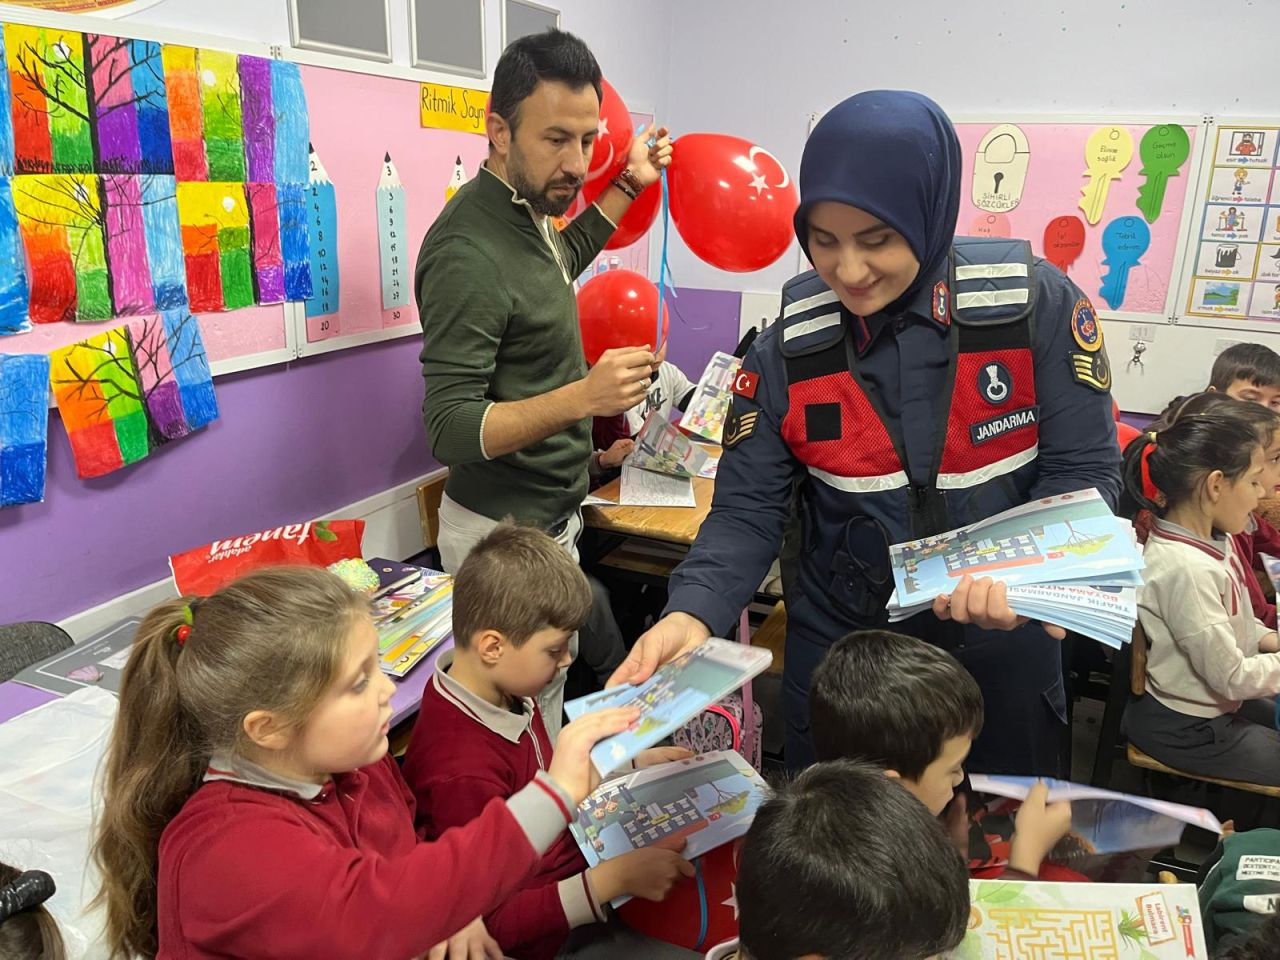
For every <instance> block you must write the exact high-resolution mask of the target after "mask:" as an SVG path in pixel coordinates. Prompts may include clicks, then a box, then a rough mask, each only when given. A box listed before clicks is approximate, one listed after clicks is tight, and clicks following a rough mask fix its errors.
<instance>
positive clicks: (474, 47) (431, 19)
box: [409, 0, 485, 77]
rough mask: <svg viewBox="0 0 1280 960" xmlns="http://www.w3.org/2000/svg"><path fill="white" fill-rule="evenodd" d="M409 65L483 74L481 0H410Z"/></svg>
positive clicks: (482, 15) (482, 9)
mask: <svg viewBox="0 0 1280 960" xmlns="http://www.w3.org/2000/svg"><path fill="white" fill-rule="evenodd" d="M409 37H410V39H411V42H412V43H413V53H412V57H413V65H414V66H415V67H425V68H427V69H429V70H444V71H446V72H448V73H460V74H464V75H466V76H469V77H483V76H484V74H485V69H484V0H410V2H409Z"/></svg>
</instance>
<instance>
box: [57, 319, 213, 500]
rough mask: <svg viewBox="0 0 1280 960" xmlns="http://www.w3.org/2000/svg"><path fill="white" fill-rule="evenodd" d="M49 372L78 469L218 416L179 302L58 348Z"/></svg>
mask: <svg viewBox="0 0 1280 960" xmlns="http://www.w3.org/2000/svg"><path fill="white" fill-rule="evenodd" d="M49 378H50V383H51V385H52V387H53V392H54V397H55V398H56V399H57V402H58V410H59V412H60V413H61V414H62V420H63V424H64V425H65V427H66V429H67V433H68V435H69V437H70V439H71V447H72V450H73V452H74V453H75V457H76V469H77V472H78V473H79V475H80V476H81V477H96V476H101V475H103V474H105V473H110V472H111V471H113V470H116V469H118V468H120V467H122V466H125V465H126V464H129V463H134V462H136V461H138V460H141V459H142V458H143V457H145V456H147V455H148V454H149V453H150V452H151V451H152V450H153V449H154V448H156V447H158V446H160V445H161V444H164V443H167V442H169V441H170V440H175V439H177V438H179V437H183V436H186V435H188V434H190V433H191V432H192V431H193V430H197V429H199V428H200V427H202V426H204V425H206V424H207V423H209V422H210V421H212V420H214V419H216V418H217V416H218V408H217V402H216V400H215V399H214V395H213V386H212V380H211V378H210V373H209V364H208V358H207V357H206V355H205V350H204V342H203V340H202V339H201V337H200V331H199V326H198V324H197V322H196V319H195V317H193V316H192V315H191V314H190V313H189V312H187V311H185V310H179V311H169V312H166V313H165V314H162V315H161V316H160V317H148V318H146V319H143V320H138V321H135V322H134V323H133V324H131V325H130V326H126V327H120V328H118V329H116V330H112V331H110V332H108V333H104V334H100V335H99V336H96V337H90V338H89V339H87V340H82V341H81V342H79V343H76V344H73V345H71V346H70V347H66V348H64V349H62V350H58V351H56V352H55V353H54V354H53V357H52V368H51V370H50V375H49Z"/></svg>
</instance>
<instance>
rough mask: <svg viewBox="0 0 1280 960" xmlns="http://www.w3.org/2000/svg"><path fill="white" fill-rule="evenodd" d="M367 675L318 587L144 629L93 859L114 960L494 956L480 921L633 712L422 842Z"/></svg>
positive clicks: (368, 668)
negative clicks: (600, 745)
mask: <svg viewBox="0 0 1280 960" xmlns="http://www.w3.org/2000/svg"><path fill="white" fill-rule="evenodd" d="M377 660H378V637H377V632H376V630H375V629H374V626H373V621H372V618H371V616H370V611H369V606H368V600H367V598H366V597H364V596H363V595H361V594H357V593H356V592H354V591H353V590H351V589H350V588H349V587H347V586H346V585H345V584H344V583H343V582H342V581H341V580H339V579H338V578H337V577H335V576H334V575H333V574H331V573H328V572H327V571H325V570H321V569H317V568H310V567H305V568H304V567H297V568H293V567H278V568H273V569H265V570H259V571H257V572H254V573H251V574H249V575H248V576H246V577H244V578H243V579H241V580H238V581H236V582H235V583H233V584H231V585H229V586H227V587H224V588H223V589H222V590H219V591H218V592H217V593H215V594H214V595H213V596H211V597H207V598H204V599H198V598H195V597H183V598H179V599H176V600H171V601H169V602H168V603H165V604H162V605H161V606H159V607H157V608H156V609H155V610H153V611H152V612H151V613H150V614H149V615H148V616H147V618H146V619H145V620H144V621H143V623H142V626H141V628H140V630H139V633H138V637H137V639H136V641H135V643H134V647H133V652H132V654H131V655H130V658H129V662H128V665H127V666H126V668H125V671H124V676H123V679H122V685H121V690H120V709H119V715H118V717H117V719H116V727H115V731H114V734H113V738H112V742H111V746H110V749H109V752H108V756H107V761H106V771H105V793H106V796H105V803H104V809H103V812H102V818H101V824H100V827H99V832H98V836H97V840H96V843H95V847H94V856H95V858H96V860H97V863H98V865H99V866H100V868H101V871H102V876H103V889H102V891H101V894H100V899H102V900H103V901H105V904H106V908H107V928H108V929H107V938H108V945H109V947H110V949H111V951H112V956H113V957H125V956H133V955H135V954H137V955H141V956H144V957H162V958H205V957H230V956H237V957H262V958H266V957H326V958H332V960H339V958H348V957H349V958H362V960H363V958H373V957H377V958H387V960H406V958H409V957H419V956H422V955H424V954H427V953H428V951H431V953H430V955H431V957H432V958H435V957H437V956H444V955H445V952H449V953H450V955H461V956H467V955H468V953H467V952H463V953H460V954H459V953H457V952H456V951H458V950H462V951H473V952H470V954H469V955H470V956H475V957H480V956H486V957H488V956H495V957H496V956H500V953H498V952H497V945H496V944H495V943H494V942H493V941H492V940H491V939H490V938H489V937H488V935H487V933H485V931H484V927H483V924H481V923H480V922H479V921H478V919H477V918H478V917H480V916H481V915H482V914H484V913H487V912H489V911H491V910H492V909H493V908H494V907H495V906H497V905H498V904H499V903H500V902H501V901H502V900H503V899H504V898H505V897H506V896H507V895H509V894H510V893H511V892H512V891H514V890H516V889H518V888H519V887H520V886H521V884H522V883H524V881H525V880H526V879H527V878H528V877H529V876H530V875H531V874H532V873H533V871H534V870H535V869H536V867H537V865H538V861H539V858H540V856H541V854H542V853H543V852H544V851H545V850H546V849H547V848H548V847H549V846H551V844H552V843H553V842H554V841H555V840H556V838H557V837H558V836H559V834H560V833H561V832H562V831H563V830H564V829H565V827H566V825H567V824H568V822H569V819H570V816H571V814H572V813H573V811H574V809H575V808H576V806H577V805H578V803H579V802H581V801H582V800H583V799H584V798H585V797H586V795H587V793H589V792H590V790H591V789H592V787H593V785H594V783H595V781H596V777H595V776H594V774H593V773H592V767H591V763H590V759H589V756H588V753H589V751H590V748H591V746H592V745H594V743H595V742H596V741H597V740H599V739H601V738H602V737H605V736H609V735H611V734H614V733H617V732H619V731H621V730H623V729H625V728H626V727H627V725H628V724H629V723H631V722H632V721H633V720H634V719H635V711H625V710H613V711H601V712H599V713H595V714H590V715H588V716H586V717H583V718H581V719H580V720H578V721H577V722H575V723H573V724H570V725H569V726H567V727H565V729H564V730H563V731H562V732H561V737H560V743H559V744H558V745H557V749H556V754H555V759H554V761H553V762H552V764H551V767H550V769H549V770H548V771H547V772H546V773H545V774H539V776H538V777H537V778H536V779H535V780H534V781H533V782H532V783H530V784H529V785H528V786H527V787H526V788H525V789H524V790H522V791H520V792H519V793H516V794H515V795H514V796H513V797H511V798H510V799H509V800H506V801H502V800H495V801H494V802H492V803H490V804H489V805H488V806H487V807H485V809H484V811H483V812H482V813H481V814H480V816H479V817H477V818H476V819H475V820H473V821H471V822H470V823H469V824H467V825H466V826H464V827H461V828H460V829H457V830H451V831H449V832H448V833H447V834H446V835H445V836H443V837H441V838H440V839H439V840H438V841H435V842H432V843H423V842H420V841H419V838H418V836H417V835H416V834H415V832H414V827H413V813H414V811H413V795H412V793H411V792H410V791H409V789H408V787H407V786H406V785H405V783H404V780H403V779H402V778H401V776H400V771H399V768H398V767H397V765H396V763H395V760H394V759H393V758H392V757H391V756H390V755H389V754H388V752H387V732H388V729H389V725H390V717H391V707H390V698H391V693H392V690H393V689H394V688H393V686H392V684H391V681H390V680H388V679H387V678H386V677H385V676H384V675H383V674H382V673H381V672H380V671H379V669H378V666H377ZM460 931H461V932H462V933H461V934H459V932H460ZM455 935H458V936H457V937H455ZM449 938H455V939H454V940H453V941H451V942H450V943H448V944H444V943H441V941H445V940H447V939H449ZM433 947H434V949H433Z"/></svg>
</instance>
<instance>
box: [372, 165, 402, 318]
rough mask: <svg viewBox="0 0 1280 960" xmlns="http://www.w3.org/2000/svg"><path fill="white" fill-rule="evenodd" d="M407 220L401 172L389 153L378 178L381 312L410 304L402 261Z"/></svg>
mask: <svg viewBox="0 0 1280 960" xmlns="http://www.w3.org/2000/svg"><path fill="white" fill-rule="evenodd" d="M406 219H407V214H406V212H405V197H404V184H402V183H401V182H400V172H399V171H398V170H396V165H395V164H394V163H392V162H391V154H389V153H388V154H387V155H386V156H384V157H383V159H382V176H381V177H380V178H379V179H378V247H379V252H380V254H381V262H382V309H383V310H394V309H396V308H397V307H406V306H408V305H409V284H408V282H407V280H408V278H407V275H406V273H405V259H404V228H405V221H406Z"/></svg>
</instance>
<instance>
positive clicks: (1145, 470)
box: [1138, 431, 1160, 503]
mask: <svg viewBox="0 0 1280 960" xmlns="http://www.w3.org/2000/svg"><path fill="white" fill-rule="evenodd" d="M1147 436H1148V437H1150V438H1151V442H1150V443H1149V444H1147V446H1146V447H1144V448H1143V450H1142V453H1141V454H1140V455H1139V458H1138V462H1139V466H1140V472H1141V476H1142V495H1143V496H1144V497H1146V498H1147V499H1148V500H1149V501H1151V502H1152V503H1159V502H1160V488H1159V487H1157V486H1156V485H1155V484H1154V483H1152V482H1151V451H1153V450H1154V449H1155V448H1156V434H1155V432H1154V431H1152V432H1151V433H1148V434H1147Z"/></svg>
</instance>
